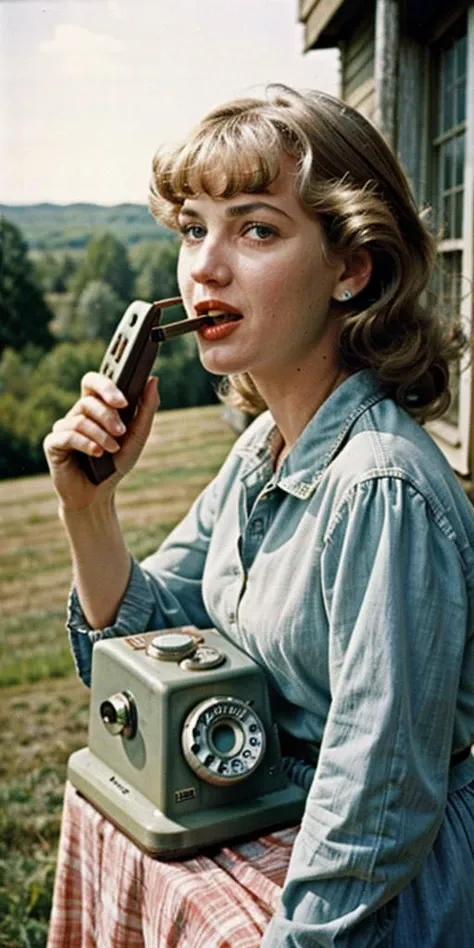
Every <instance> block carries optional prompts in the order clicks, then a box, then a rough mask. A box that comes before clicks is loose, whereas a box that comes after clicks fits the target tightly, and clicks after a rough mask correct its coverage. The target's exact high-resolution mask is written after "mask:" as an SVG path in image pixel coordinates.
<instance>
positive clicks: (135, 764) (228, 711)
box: [68, 627, 306, 858]
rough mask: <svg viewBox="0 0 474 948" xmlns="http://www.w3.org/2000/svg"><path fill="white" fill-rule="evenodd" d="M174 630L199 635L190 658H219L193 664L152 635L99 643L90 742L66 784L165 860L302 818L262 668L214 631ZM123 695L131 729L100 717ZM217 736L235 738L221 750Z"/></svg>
mask: <svg viewBox="0 0 474 948" xmlns="http://www.w3.org/2000/svg"><path fill="white" fill-rule="evenodd" d="M170 631H171V630H168V632H170ZM172 631H174V632H178V633H179V634H181V635H188V636H191V637H194V643H195V644H194V648H196V647H198V652H196V656H198V655H199V647H200V648H201V652H202V646H203V645H204V646H205V650H207V652H208V653H211V652H216V653H219V654H220V661H221V662H222V664H220V665H219V666H218V667H210V668H205V669H204V670H199V668H198V670H190V668H189V662H187V661H182V660H179V659H178V660H171V661H170V660H161V659H159V658H157V657H156V656H155V655H154V654H153V653H154V649H153V646H152V643H153V641H154V640H156V641H158V642H160V641H165V640H164V639H161V638H160V634H159V633H157V632H150V633H145V634H143V635H137V636H128V637H125V638H118V639H106V640H103V641H100V642H97V643H96V645H95V646H94V652H93V670H92V691H91V705H90V718H89V745H88V747H87V748H83V749H82V750H80V751H78V752H76V753H75V754H73V755H72V756H71V758H70V760H69V767H68V776H69V779H70V780H71V782H72V783H73V785H74V786H75V787H76V788H77V789H78V790H79V791H80V792H81V793H82V794H83V795H84V796H85V797H86V798H87V799H88V800H90V802H92V803H93V804H94V805H95V806H96V807H97V809H99V810H100V811H101V812H103V813H104V814H105V815H106V816H108V817H109V818H110V819H111V820H112V821H113V822H114V823H115V824H116V825H117V826H119V827H120V828H121V829H122V830H123V831H124V832H125V833H126V834H127V835H129V836H130V837H131V838H132V839H133V840H134V841H135V842H136V843H137V844H138V845H139V846H140V847H141V848H143V849H145V850H146V851H147V852H149V853H150V854H152V855H154V856H159V857H161V858H181V857H182V856H183V855H186V854H189V853H191V852H195V851H196V850H198V849H201V848H202V847H206V846H209V845H214V844H216V843H223V842H229V841H230V840H232V839H235V838H237V837H241V836H243V835H246V834H249V833H254V832H256V831H259V830H263V829H265V828H269V827H271V826H275V825H283V824H284V823H288V822H295V821H297V820H299V818H300V817H301V814H302V812H303V809H304V803H305V797H306V794H305V792H304V791H303V790H301V789H300V788H298V787H295V786H294V785H292V784H290V783H289V782H288V781H287V779H286V777H285V776H284V774H283V772H282V768H281V756H280V748H279V741H278V735H277V731H276V728H275V726H274V725H273V722H272V719H271V709H270V702H269V696H268V689H267V684H266V679H265V675H264V673H263V671H262V669H261V668H260V667H259V666H258V665H257V663H256V662H254V661H253V660H252V659H251V658H249V656H248V655H246V654H245V653H244V652H242V651H241V650H240V649H239V648H237V647H236V646H235V645H233V644H232V643H231V642H229V641H228V640H227V639H225V638H224V636H222V635H221V634H220V633H218V632H217V631H216V630H215V629H209V630H205V631H200V630H199V631H198V630H197V629H195V628H194V627H185V628H184V629H179V630H172ZM157 635H158V639H157V638H156V637H157ZM192 664H193V663H192V662H191V666H192ZM120 696H125V697H124V700H125V701H128V702H130V704H131V705H133V709H134V711H133V718H134V728H131V729H130V733H129V736H125V734H124V733H123V732H121V733H110V730H109V729H108V726H107V721H108V720H109V719H108V718H107V716H106V714H105V711H104V709H107V708H108V707H109V704H110V699H111V698H113V699H116V698H117V697H120ZM216 699H220V701H218V702H217V701H216ZM112 703H113V702H112ZM119 703H120V702H119ZM201 709H202V713H201ZM209 709H210V710H209ZM104 717H105V718H106V722H105V725H104ZM187 722H188V723H187ZM133 730H134V733H132V732H133ZM252 731H253V732H254V736H249V735H252ZM201 735H204V745H203V746H202V747H201V743H202V741H201ZM207 739H209V742H210V746H211V749H212V753H209V754H207V751H208V750H209V746H208V744H207V743H206V741H207ZM223 741H227V742H229V741H230V742H231V745H232V741H234V745H235V746H229V748H228V749H227V750H222V751H220V750H219V749H217V750H216V746H217V744H219V746H220V743H222V742H223ZM249 742H252V743H253V744H256V745H257V746H256V748H253V749H250V746H249ZM254 751H255V755H254V756H255V760H253V763H252V761H251V762H250V763H249V764H247V762H246V760H245V754H247V755H248V757H249V758H251V757H252V755H253V754H254ZM257 752H258V753H257ZM206 754H207V756H206ZM210 760H211V764H210V765H209V766H208V762H209V761H210ZM217 764H218V768H220V770H221V771H222V773H220V772H219V769H218V768H217ZM247 766H248V767H249V771H248V773H247V771H246V767H247ZM234 768H236V772H237V774H238V776H236V777H235V778H234V777H233V770H234Z"/></svg>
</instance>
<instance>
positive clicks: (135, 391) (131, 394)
mask: <svg viewBox="0 0 474 948" xmlns="http://www.w3.org/2000/svg"><path fill="white" fill-rule="evenodd" d="M180 302H181V297H179V296H176V297H171V298H170V299H166V300H160V301H159V302H157V303H145V302H143V300H135V301H134V302H133V303H130V306H129V307H128V308H127V310H126V311H125V313H124V315H123V316H122V319H121V320H120V322H119V324H118V326H117V329H116V330H115V332H114V334H113V336H112V339H111V341H110V343H109V346H108V347H107V351H106V353H105V355H104V358H103V359H102V362H101V365H100V369H99V372H102V374H103V375H106V376H107V378H111V379H113V381H114V382H115V384H116V385H117V386H118V388H119V389H120V391H121V392H123V394H124V395H125V397H126V398H127V400H128V405H127V406H126V408H123V409H121V410H120V412H119V414H120V416H121V418H122V420H123V421H124V423H125V424H128V422H129V421H131V419H132V418H133V415H134V413H135V409H136V407H137V402H138V399H139V397H140V395H141V392H142V390H143V386H144V385H145V382H146V380H147V378H148V376H149V374H150V372H151V368H152V366H153V363H154V361H155V358H156V356H157V353H158V344H159V339H152V337H151V331H152V329H153V328H154V327H156V326H158V324H159V322H160V319H161V312H162V310H163V309H165V308H166V307H168V306H176V305H177V304H178V303H180ZM76 458H77V461H78V463H79V464H80V466H81V468H82V469H83V470H84V471H85V473H86V474H87V476H88V478H89V480H90V481H92V483H93V484H100V483H102V481H105V480H106V478H107V477H110V475H111V474H113V473H114V471H115V464H114V459H113V455H112V454H109V453H108V452H107V451H106V452H105V453H104V454H103V455H102V456H101V457H100V458H93V457H89V456H88V455H87V454H83V453H82V452H80V451H78V452H77V454H76Z"/></svg>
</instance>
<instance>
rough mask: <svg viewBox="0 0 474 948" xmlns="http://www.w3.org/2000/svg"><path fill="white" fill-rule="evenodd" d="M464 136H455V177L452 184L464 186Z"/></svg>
mask: <svg viewBox="0 0 474 948" xmlns="http://www.w3.org/2000/svg"><path fill="white" fill-rule="evenodd" d="M465 139H466V136H465V134H464V132H463V133H462V135H457V137H456V138H455V139H454V144H455V149H456V158H455V175H454V184H455V185H456V184H464V149H465V144H466V141H465Z"/></svg>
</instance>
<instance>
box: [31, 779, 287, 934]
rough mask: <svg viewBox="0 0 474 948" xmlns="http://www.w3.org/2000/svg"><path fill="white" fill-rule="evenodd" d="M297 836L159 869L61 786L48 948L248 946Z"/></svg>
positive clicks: (266, 916) (275, 895) (279, 835)
mask: <svg viewBox="0 0 474 948" xmlns="http://www.w3.org/2000/svg"><path fill="white" fill-rule="evenodd" d="M296 832H297V829H296V828H295V827H292V828H290V829H284V830H279V831H278V832H275V833H273V834H271V835H269V836H264V837H261V838H260V839H257V840H253V841H251V842H246V843H241V844H239V845H236V846H233V847H232V848H230V847H226V848H223V849H221V850H219V852H218V853H217V854H216V855H213V856H212V858H211V857H209V856H197V857H195V858H194V859H188V860H186V861H183V862H179V863H163V862H159V861H157V860H156V859H152V858H151V857H150V856H146V855H145V854H144V853H142V852H141V851H140V850H139V849H138V848H137V847H136V846H135V845H134V844H133V843H132V842H130V840H128V839H127V838H126V837H125V836H124V835H123V834H122V833H120V832H119V831H118V830H117V829H116V828H115V827H114V826H112V824H111V823H109V822H108V821H107V820H106V819H104V817H102V816H100V814H99V813H97V811H96V810H95V809H94V808H93V807H92V806H91V805H90V804H89V803H87V802H86V801H85V800H84V799H82V798H81V797H80V796H79V795H78V794H77V793H76V792H75V790H74V788H73V787H72V786H71V785H70V784H68V785H67V786H66V795H65V805H64V812H63V821H62V831H61V841H60V846H59V854H58V866H57V873H56V883H55V891H54V900H53V909H52V914H51V922H50V930H49V938H48V948H257V946H258V945H259V944H260V939H261V937H262V935H263V932H264V930H265V928H266V926H267V924H268V922H269V920H270V917H271V916H272V914H273V913H274V911H275V909H276V906H277V903H278V899H279V895H280V891H281V888H282V886H283V882H284V879H285V875H286V871H287V868H288V863H289V860H290V854H291V849H292V846H293V843H294V840H295V836H296Z"/></svg>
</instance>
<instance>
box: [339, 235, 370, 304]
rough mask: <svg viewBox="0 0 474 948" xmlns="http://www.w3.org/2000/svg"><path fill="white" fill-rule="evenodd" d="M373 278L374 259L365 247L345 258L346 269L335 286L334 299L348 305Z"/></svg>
mask: <svg viewBox="0 0 474 948" xmlns="http://www.w3.org/2000/svg"><path fill="white" fill-rule="evenodd" d="M371 276H372V257H371V255H370V253H369V251H368V250H365V249H364V248H363V247H362V248H361V249H360V250H355V251H354V252H353V253H351V254H350V255H348V256H347V257H345V258H344V269H343V271H342V273H341V274H340V275H339V277H338V279H337V281H336V283H335V284H334V288H333V292H332V297H333V299H334V300H337V302H338V303H346V302H348V301H349V300H350V299H353V298H354V297H355V296H357V294H358V293H361V292H362V290H364V289H365V287H366V286H367V284H368V282H369V280H370V277H371Z"/></svg>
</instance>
